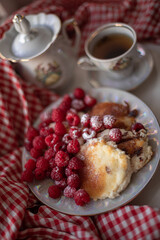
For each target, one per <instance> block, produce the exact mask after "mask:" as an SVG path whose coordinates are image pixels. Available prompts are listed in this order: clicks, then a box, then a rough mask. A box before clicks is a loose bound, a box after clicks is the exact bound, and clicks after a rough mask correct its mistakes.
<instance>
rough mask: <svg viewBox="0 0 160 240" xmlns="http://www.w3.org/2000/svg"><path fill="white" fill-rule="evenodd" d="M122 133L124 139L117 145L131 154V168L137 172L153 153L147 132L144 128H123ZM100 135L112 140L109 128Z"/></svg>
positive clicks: (107, 140)
mask: <svg viewBox="0 0 160 240" xmlns="http://www.w3.org/2000/svg"><path fill="white" fill-rule="evenodd" d="M121 133H122V139H121V141H120V142H119V143H117V147H118V148H119V149H120V150H122V151H124V152H125V153H126V154H127V155H129V157H130V159H131V160H130V161H131V168H132V170H133V172H137V171H138V170H140V169H141V168H142V167H144V166H145V165H146V164H147V163H148V162H149V161H150V160H151V157H152V155H153V152H152V148H151V146H149V144H148V136H147V132H146V130H144V129H142V130H140V131H139V132H135V131H126V130H125V129H121ZM98 136H99V137H102V138H103V139H104V140H105V141H106V142H110V139H109V129H106V130H104V131H102V132H101V133H99V134H98Z"/></svg>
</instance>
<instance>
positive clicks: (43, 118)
mask: <svg viewBox="0 0 160 240" xmlns="http://www.w3.org/2000/svg"><path fill="white" fill-rule="evenodd" d="M51 113H52V112H51V111H45V112H43V113H41V115H40V119H41V122H44V121H48V119H51Z"/></svg>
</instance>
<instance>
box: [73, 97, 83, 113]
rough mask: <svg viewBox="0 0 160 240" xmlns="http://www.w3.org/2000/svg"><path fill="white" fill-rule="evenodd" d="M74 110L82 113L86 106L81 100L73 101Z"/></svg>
mask: <svg viewBox="0 0 160 240" xmlns="http://www.w3.org/2000/svg"><path fill="white" fill-rule="evenodd" d="M71 106H72V108H74V109H76V110H77V111H82V110H83V109H84V108H85V104H84V102H83V100H81V99H73V100H72V103H71Z"/></svg>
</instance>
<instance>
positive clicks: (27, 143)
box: [24, 141, 33, 152]
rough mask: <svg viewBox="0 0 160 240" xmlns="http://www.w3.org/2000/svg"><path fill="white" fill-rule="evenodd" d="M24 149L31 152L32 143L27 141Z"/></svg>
mask: <svg viewBox="0 0 160 240" xmlns="http://www.w3.org/2000/svg"><path fill="white" fill-rule="evenodd" d="M24 147H25V149H26V150H27V151H28V152H29V151H30V150H31V148H32V147H33V144H32V141H25V143H24Z"/></svg>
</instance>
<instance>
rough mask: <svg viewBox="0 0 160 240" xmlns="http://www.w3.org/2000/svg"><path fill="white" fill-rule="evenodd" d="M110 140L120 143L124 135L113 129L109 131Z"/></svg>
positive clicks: (117, 129)
mask: <svg viewBox="0 0 160 240" xmlns="http://www.w3.org/2000/svg"><path fill="white" fill-rule="evenodd" d="M109 138H110V140H111V141H114V142H120V141H121V139H122V133H121V130H120V129H119V128H112V129H111V130H110V131H109Z"/></svg>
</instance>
